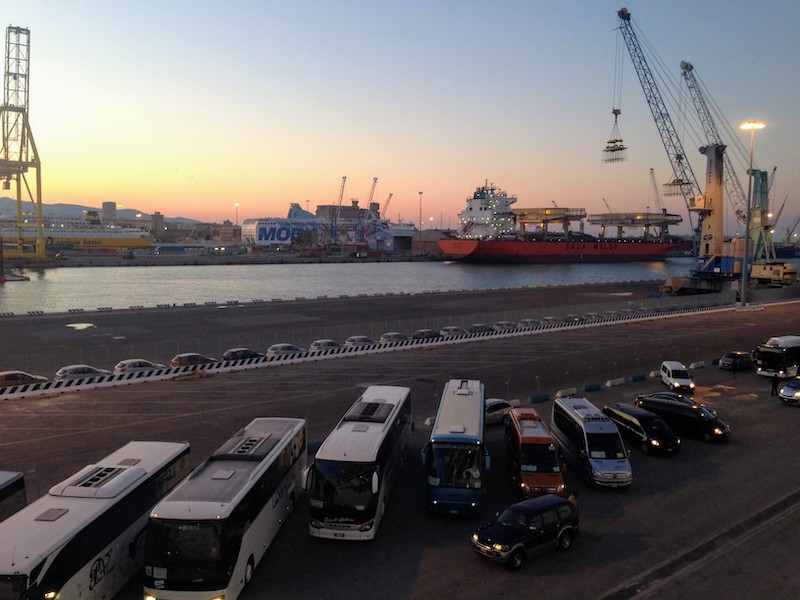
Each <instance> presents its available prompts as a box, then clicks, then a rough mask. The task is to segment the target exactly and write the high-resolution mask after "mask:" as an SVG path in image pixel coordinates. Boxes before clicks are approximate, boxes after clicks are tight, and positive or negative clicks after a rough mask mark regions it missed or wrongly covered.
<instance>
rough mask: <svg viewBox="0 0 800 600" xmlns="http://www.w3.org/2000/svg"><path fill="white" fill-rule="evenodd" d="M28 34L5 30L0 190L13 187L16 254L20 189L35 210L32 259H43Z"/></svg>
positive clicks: (21, 30)
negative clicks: (31, 181)
mask: <svg viewBox="0 0 800 600" xmlns="http://www.w3.org/2000/svg"><path fill="white" fill-rule="evenodd" d="M30 36H31V32H30V30H28V29H26V28H24V27H14V26H11V25H9V26H8V27H7V28H6V54H5V59H6V60H5V84H4V86H3V104H2V106H0V129H2V131H1V132H0V134H2V148H0V180H2V182H3V184H2V185H3V189H4V190H9V189H11V184H12V183H14V184H15V187H16V200H17V252H20V253H21V252H22V251H23V245H22V225H23V215H22V189H23V187H24V188H25V189H26V190H27V191H28V194H29V196H30V199H31V201H32V202H33V204H34V206H35V214H36V243H35V251H34V255H33V258H36V259H43V258H44V257H45V239H44V231H43V230H44V225H43V221H42V172H41V171H42V169H41V166H42V164H41V161H40V160H39V153H38V152H37V150H36V142H35V141H34V139H33V131H32V130H31V124H30V118H29V104H30V102H29V96H30V94H29V90H28V87H29V83H30V77H29V70H30ZM29 169H35V171H36V180H35V184H34V189H33V192H31V186H30V185H29V183H28V180H27V178H26V176H25V175H26V173H27V172H28V170H29Z"/></svg>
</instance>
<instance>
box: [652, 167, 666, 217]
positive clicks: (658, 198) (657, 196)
mask: <svg viewBox="0 0 800 600" xmlns="http://www.w3.org/2000/svg"><path fill="white" fill-rule="evenodd" d="M650 185H651V186H652V188H653V200H654V201H655V203H656V208H657V209H658V212H661V211H662V210H663V209H664V207H663V206H661V194H659V193H658V186H657V185H656V171H655V169H650Z"/></svg>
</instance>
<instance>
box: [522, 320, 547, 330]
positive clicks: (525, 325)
mask: <svg viewBox="0 0 800 600" xmlns="http://www.w3.org/2000/svg"><path fill="white" fill-rule="evenodd" d="M541 326H542V322H541V321H540V320H539V319H522V320H521V321H520V322H519V323H517V327H519V328H520V329H530V328H532V327H541Z"/></svg>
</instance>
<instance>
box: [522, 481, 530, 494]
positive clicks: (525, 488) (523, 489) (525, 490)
mask: <svg viewBox="0 0 800 600" xmlns="http://www.w3.org/2000/svg"><path fill="white" fill-rule="evenodd" d="M519 489H521V490H522V491H523V492H530V491H531V488H530V486H529V485H528V484H527V483H525V482H524V481H521V482H520V484H519Z"/></svg>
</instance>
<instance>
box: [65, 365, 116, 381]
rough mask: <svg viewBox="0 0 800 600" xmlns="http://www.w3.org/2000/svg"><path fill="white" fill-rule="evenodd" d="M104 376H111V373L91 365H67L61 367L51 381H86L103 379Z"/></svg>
mask: <svg viewBox="0 0 800 600" xmlns="http://www.w3.org/2000/svg"><path fill="white" fill-rule="evenodd" d="M106 375H112V373H111V371H107V370H106V369H98V368H97V367H93V366H91V365H67V366H66V367H61V368H60V369H59V370H58V371H57V372H56V376H55V377H53V381H66V380H67V379H87V378H89V377H105V376H106Z"/></svg>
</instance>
